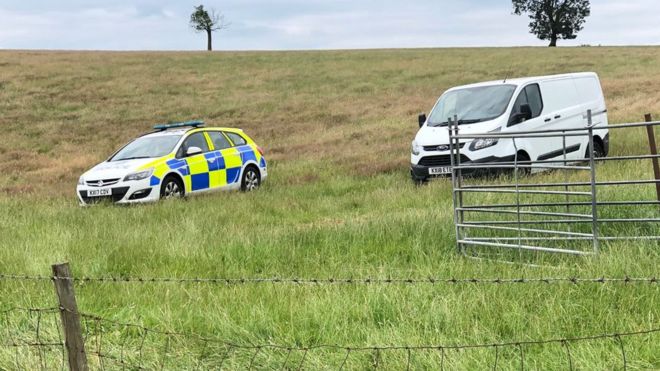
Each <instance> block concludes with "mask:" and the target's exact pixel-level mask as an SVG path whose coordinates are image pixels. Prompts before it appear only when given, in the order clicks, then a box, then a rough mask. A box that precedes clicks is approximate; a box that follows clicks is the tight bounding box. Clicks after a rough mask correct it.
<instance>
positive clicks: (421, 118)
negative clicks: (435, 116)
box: [417, 113, 426, 128]
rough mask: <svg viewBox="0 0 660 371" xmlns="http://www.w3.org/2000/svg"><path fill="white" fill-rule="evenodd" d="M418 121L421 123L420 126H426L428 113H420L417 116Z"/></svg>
mask: <svg viewBox="0 0 660 371" xmlns="http://www.w3.org/2000/svg"><path fill="white" fill-rule="evenodd" d="M417 122H418V123H419V127H420V128H421V127H422V126H424V123H425V122H426V113H420V114H419V116H418V117H417Z"/></svg>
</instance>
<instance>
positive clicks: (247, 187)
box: [241, 166, 261, 192]
mask: <svg viewBox="0 0 660 371" xmlns="http://www.w3.org/2000/svg"><path fill="white" fill-rule="evenodd" d="M260 185H261V177H260V176H259V170H257V169H256V168H255V167H253V166H249V167H247V168H246V169H245V171H244V172H243V180H242V182H241V190H242V191H245V192H249V191H254V190H255V189H257V188H259V186H260Z"/></svg>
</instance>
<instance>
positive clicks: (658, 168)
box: [644, 113, 660, 201]
mask: <svg viewBox="0 0 660 371" xmlns="http://www.w3.org/2000/svg"><path fill="white" fill-rule="evenodd" d="M644 120H645V121H646V122H652V121H653V117H651V114H650V113H647V114H646V115H644ZM654 129H655V127H653V126H651V125H648V126H647V127H646V134H647V135H648V137H649V147H651V154H652V155H653V156H656V155H657V154H658V147H657V146H656V144H655V131H654ZM651 161H652V162H653V175H654V177H655V180H656V183H655V192H656V195H657V198H658V201H660V182H658V181H660V164H658V158H657V157H654V158H653V159H652V160H651Z"/></svg>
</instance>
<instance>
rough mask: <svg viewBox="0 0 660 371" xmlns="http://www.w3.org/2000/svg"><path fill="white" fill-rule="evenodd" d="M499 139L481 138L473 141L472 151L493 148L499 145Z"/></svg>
mask: <svg viewBox="0 0 660 371" xmlns="http://www.w3.org/2000/svg"><path fill="white" fill-rule="evenodd" d="M498 141H499V139H497V138H479V139H475V140H474V141H472V144H470V151H478V150H480V149H484V148H488V147H492V146H494V145H496V144H497V142H498Z"/></svg>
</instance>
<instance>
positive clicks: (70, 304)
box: [52, 263, 89, 371]
mask: <svg viewBox="0 0 660 371" xmlns="http://www.w3.org/2000/svg"><path fill="white" fill-rule="evenodd" d="M52 268H53V282H54V284H55V292H56V293H57V300H58V302H59V305H60V318H61V320H62V328H63V329H64V343H65V346H66V351H67V355H68V357H69V370H70V371H88V370H89V368H88V366H87V354H86V353H85V342H84V341H83V337H82V327H81V326H80V315H79V313H78V304H76V296H75V294H74V291H73V280H72V278H73V277H72V276H71V270H70V269H69V263H62V264H54V265H53V266H52Z"/></svg>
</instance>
